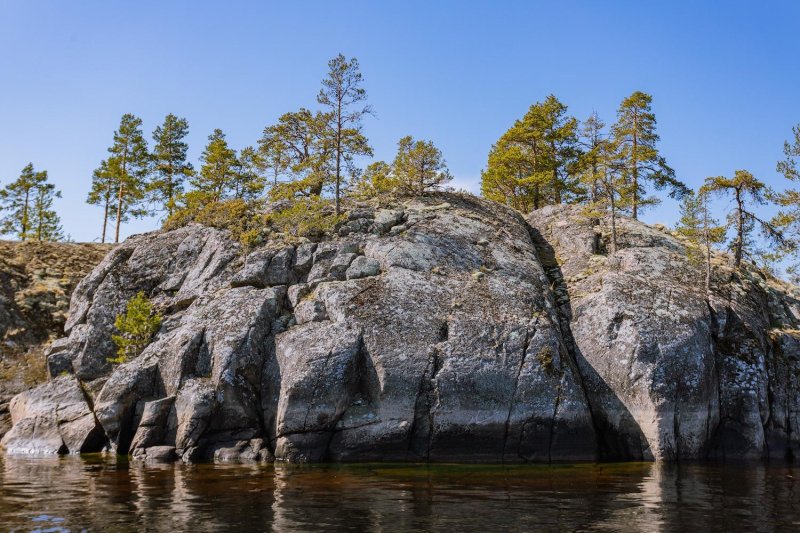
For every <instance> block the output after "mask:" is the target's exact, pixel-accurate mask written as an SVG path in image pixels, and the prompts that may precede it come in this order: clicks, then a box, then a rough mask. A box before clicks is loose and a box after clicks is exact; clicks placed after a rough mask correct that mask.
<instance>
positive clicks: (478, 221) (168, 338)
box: [3, 194, 800, 462]
mask: <svg viewBox="0 0 800 533" xmlns="http://www.w3.org/2000/svg"><path fill="white" fill-rule="evenodd" d="M345 227H346V228H348V229H346V230H345V231H342V228H345ZM619 227H620V246H619V250H618V251H617V252H616V253H614V254H609V252H608V248H609V246H608V235H607V226H606V222H605V221H600V223H599V225H593V223H592V221H590V220H589V219H586V218H585V217H583V216H582V215H581V214H580V212H579V210H578V209H573V208H568V207H562V208H545V209H542V210H540V211H537V212H536V213H534V214H532V215H531V216H530V217H528V221H527V222H526V220H525V219H524V218H523V217H522V216H520V215H519V214H517V213H515V212H513V211H511V210H509V209H507V208H505V207H503V206H499V205H497V204H495V203H492V202H489V201H485V200H480V199H477V198H474V197H470V196H467V195H458V194H438V195H431V196H428V197H422V198H418V199H411V200H407V201H405V202H404V203H403V205H398V206H397V208H395V209H372V208H369V207H363V206H361V207H359V208H358V209H356V210H353V211H351V212H350V213H348V217H347V222H346V223H345V224H343V225H341V226H340V227H339V228H338V231H337V235H336V236H334V237H330V238H329V239H328V240H323V241H322V242H319V243H303V244H300V245H297V246H287V245H285V244H278V243H265V245H264V247H263V248H262V249H258V250H255V251H252V252H250V253H249V254H248V255H247V256H246V257H243V256H242V255H241V249H240V246H239V245H238V244H237V243H236V242H235V241H234V240H233V239H232V238H231V237H230V236H229V235H228V234H227V233H226V232H225V231H221V230H216V229H211V228H206V227H202V226H197V225H190V226H187V227H185V228H182V229H179V230H175V231H171V232H166V233H153V234H148V235H140V236H136V237H134V238H132V239H129V240H128V241H126V242H125V243H123V244H122V245H120V246H119V247H118V248H115V249H114V251H113V252H112V253H111V254H110V255H109V257H107V258H106V260H104V261H103V263H102V264H101V265H99V266H98V267H97V268H96V269H95V271H94V272H92V274H90V275H89V276H88V277H87V278H86V279H84V281H82V282H81V284H80V285H79V290H78V291H76V296H75V298H74V300H73V303H72V315H71V318H70V323H69V329H68V335H69V336H68V338H66V339H62V340H59V341H57V342H56V343H54V345H53V347H52V348H51V349H50V351H49V353H50V356H49V365H50V369H51V370H50V371H51V374H53V375H56V374H61V373H67V374H72V375H67V376H63V377H60V378H57V379H54V380H53V381H52V382H50V383H48V384H47V385H44V386H42V387H41V388H40V389H35V390H34V391H31V394H33V396H30V398H42V399H46V401H45V400H42V401H39V400H37V401H36V402H33V400H29V399H26V398H27V397H25V396H19V397H18V398H22V399H17V400H14V401H15V402H17V403H19V405H20V406H22V405H27V404H28V403H31V402H33V403H32V405H34V404H35V405H43V406H45V407H36V408H30V409H27V408H26V410H25V413H26V414H24V416H23V414H18V415H15V414H14V407H13V405H12V413H11V414H12V417H14V430H13V431H12V433H10V434H9V435H10V437H7V438H8V441H6V440H4V441H3V442H4V443H6V442H8V444H7V449H9V450H11V449H14V450H17V451H26V450H28V451H35V450H47V451H49V452H50V453H53V452H55V451H59V450H61V451H64V449H62V445H63V446H65V449H69V450H70V451H73V449H81V448H86V446H87V445H86V444H85V442H88V441H90V442H91V443H92V446H94V443H95V442H96V441H97V442H102V443H105V442H108V445H109V446H110V448H111V449H113V450H115V451H117V452H118V453H130V454H132V455H133V456H134V457H135V458H138V459H142V460H145V461H151V462H152V461H162V460H170V459H171V458H176V459H182V460H185V461H196V460H214V461H220V462H226V461H269V460H273V459H274V460H285V461H322V460H336V461H368V460H385V461H487V462H550V461H574V460H594V459H625V460H630V459H634V460H635V459H658V460H678V459H702V458H726V459H727V458H759V457H766V456H770V457H787V456H792V455H796V454H797V453H798V452H800V449H798V448H799V447H798V436H797V433H796V430H795V429H794V428H796V427H798V424H800V419H798V417H800V415H798V413H800V399H798V394H797V386H798V383H797V380H798V379H800V378H798V376H800V335H797V333H796V331H798V330H800V323H798V322H799V317H800V301H799V300H798V298H797V295H798V293H797V290H796V289H795V288H793V287H790V286H787V285H783V284H781V283H779V282H777V281H775V280H767V279H766V278H763V277H762V276H760V275H759V274H758V272H757V271H755V270H754V269H752V268H749V267H748V268H747V269H745V270H743V271H741V272H739V273H736V274H734V273H732V272H731V271H730V270H729V269H728V268H727V267H726V266H725V265H724V264H722V263H723V258H722V256H720V257H717V258H715V266H716V275H715V279H714V283H713V286H712V290H711V292H710V293H708V294H707V293H706V291H705V290H704V289H703V284H702V273H701V272H700V271H699V270H698V269H697V268H696V267H695V266H693V265H692V264H691V263H690V262H689V261H688V260H687V258H686V254H685V250H684V247H683V244H682V242H681V241H680V240H679V239H677V238H676V237H674V236H672V235H671V234H669V233H668V232H667V231H666V230H664V229H663V228H661V229H659V228H654V227H649V226H646V225H644V224H641V223H639V222H636V221H630V220H627V219H621V220H620V221H619ZM140 290H141V291H144V292H145V293H146V294H147V295H148V297H150V298H151V300H152V301H153V302H154V303H155V305H156V306H157V308H158V309H159V310H160V311H161V312H162V313H163V315H164V320H163V323H162V327H161V329H160V331H159V332H158V333H157V334H156V336H155V337H154V339H153V341H152V342H151V344H150V345H149V346H148V347H147V348H146V349H145V350H144V351H143V352H142V354H141V355H139V356H138V357H136V358H134V359H133V360H131V361H129V362H126V363H123V364H120V365H115V366H112V365H110V364H108V363H107V361H106V357H107V356H108V354H110V353H113V344H112V343H111V339H110V335H111V333H112V332H113V327H112V324H113V321H114V317H115V316H116V314H118V313H119V312H120V311H121V310H122V309H124V306H125V303H126V302H127V300H128V299H129V298H130V297H131V296H133V295H134V294H135V293H136V292H137V291H140ZM73 375H74V376H75V377H73ZM76 377H77V378H80V379H83V380H86V381H85V386H84V389H85V390H86V393H85V395H84V394H83V392H82V391H81V389H80V388H78V389H77V390H78V391H79V392H81V401H77V400H76V401H75V402H72V403H69V405H70V407H69V409H66V410H65V409H62V408H61V407H59V408H58V409H51V407H50V406H51V404H52V403H53V402H55V401H56V400H54V399H52V398H56V397H57V396H59V395H63V396H64V397H65V398H67V397H71V396H70V395H73V394H74V390H72V389H70V390H72V392H70V393H69V395H64V394H62V393H63V391H65V390H67V389H69V388H70V387H72V388H73V389H74V387H79V385H76V384H78V383H79V382H78V381H77V379H76ZM26 394H28V393H26ZM84 396H85V398H84ZM76 398H77V397H76ZM89 398H93V400H90V399H89ZM59 401H60V400H59ZM37 402H38V403H37ZM89 402H91V403H92V407H90V406H89ZM59 405H60V404H59ZM20 409H21V407H20V408H17V411H19V413H22V411H20ZM28 411H30V413H28ZM62 411H63V412H64V413H71V412H73V411H74V413H76V414H75V415H72V414H70V415H69V416H68V417H67V419H65V420H67V422H68V423H67V424H63V423H60V422H59V419H58V416H60V415H59V414H58V413H61V412H62ZM95 419H96V421H97V422H95ZM79 420H80V421H82V422H81V423H78V421H79ZM84 422H85V423H86V428H85V433H86V434H85V435H83V437H84V442H81V440H80V437H81V434H82V432H84V431H83V426H82V424H83V423H84ZM89 422H91V424H90V423H89ZM90 426H91V427H90ZM67 429H68V431H67ZM34 432H35V433H34ZM90 434H92V435H94V436H93V437H92V438H91V439H90V438H89V435H90ZM98 434H99V435H100V438H99V439H95V437H96V436H97V435H98Z"/></svg>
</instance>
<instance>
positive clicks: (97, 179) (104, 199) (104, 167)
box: [86, 157, 119, 243]
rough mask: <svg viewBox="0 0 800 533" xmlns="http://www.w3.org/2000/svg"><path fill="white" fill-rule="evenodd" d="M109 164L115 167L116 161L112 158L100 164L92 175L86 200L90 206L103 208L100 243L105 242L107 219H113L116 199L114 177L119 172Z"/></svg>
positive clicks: (115, 181) (115, 180)
mask: <svg viewBox="0 0 800 533" xmlns="http://www.w3.org/2000/svg"><path fill="white" fill-rule="evenodd" d="M109 164H111V165H112V167H113V166H115V165H116V164H117V160H116V159H115V158H113V157H111V158H109V159H106V160H103V161H101V162H100V166H99V167H97V168H96V169H95V170H94V172H93V173H92V188H91V190H90V191H89V195H88V196H87V198H86V203H87V204H90V205H99V206H102V207H103V232H102V234H101V237H100V242H103V243H104V242H106V230H107V228H108V221H109V219H111V220H113V219H114V211H112V206H113V202H114V199H115V198H116V197H117V194H116V185H117V179H116V175H117V174H118V172H119V170H118V169H115V168H112V167H109Z"/></svg>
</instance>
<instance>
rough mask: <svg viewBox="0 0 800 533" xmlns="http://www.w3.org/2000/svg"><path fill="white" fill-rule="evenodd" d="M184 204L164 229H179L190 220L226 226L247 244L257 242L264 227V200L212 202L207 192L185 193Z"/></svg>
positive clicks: (169, 219) (165, 224)
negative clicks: (204, 193) (262, 211)
mask: <svg viewBox="0 0 800 533" xmlns="http://www.w3.org/2000/svg"><path fill="white" fill-rule="evenodd" d="M184 204H185V206H184V207H183V208H182V209H180V210H178V211H176V212H175V214H173V215H172V216H171V217H170V218H168V219H167V221H166V222H165V223H164V229H167V230H171V229H176V228H180V227H183V226H185V225H187V224H189V223H190V222H197V223H198V224H203V225H204V226H209V227H212V228H219V229H226V230H228V231H230V232H231V235H232V236H233V237H234V238H235V239H237V240H239V241H240V242H241V243H242V244H244V245H245V246H252V245H254V244H257V241H258V237H259V236H260V231H261V228H263V226H264V216H263V215H262V214H261V210H262V209H263V205H262V203H261V202H259V201H246V200H243V199H241V198H235V199H232V200H223V201H221V202H215V201H209V200H208V198H207V196H206V195H203V194H200V193H194V192H192V193H188V194H187V195H185V197H184Z"/></svg>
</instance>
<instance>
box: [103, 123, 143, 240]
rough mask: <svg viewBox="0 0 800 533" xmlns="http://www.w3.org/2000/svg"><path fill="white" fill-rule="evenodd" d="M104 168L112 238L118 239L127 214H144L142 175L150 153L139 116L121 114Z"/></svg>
mask: <svg viewBox="0 0 800 533" xmlns="http://www.w3.org/2000/svg"><path fill="white" fill-rule="evenodd" d="M108 151H109V153H110V154H111V156H110V158H109V163H108V165H107V169H108V170H109V171H111V174H112V180H113V189H114V194H115V196H116V200H115V201H116V207H115V213H114V216H113V218H114V220H115V222H116V225H115V228H114V242H119V229H120V225H121V224H122V222H124V221H126V220H127V219H128V217H129V216H133V217H141V216H144V215H145V214H147V210H146V209H144V208H143V207H142V202H143V200H144V198H145V187H146V181H145V180H146V178H147V174H148V172H149V169H150V154H149V153H148V151H147V141H145V139H144V135H143V134H142V120H141V119H140V118H138V117H136V116H134V115H131V114H130V113H126V114H125V115H123V116H122V120H121V121H120V124H119V129H118V130H117V131H115V132H114V143H113V144H112V145H111V147H110V148H109V149H108Z"/></svg>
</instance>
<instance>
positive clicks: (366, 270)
mask: <svg viewBox="0 0 800 533" xmlns="http://www.w3.org/2000/svg"><path fill="white" fill-rule="evenodd" d="M380 271H381V264H380V263H379V262H378V261H377V260H376V259H372V258H371V257H364V256H363V255H361V256H358V257H356V258H355V259H353V261H352V263H350V266H349V267H347V271H346V272H345V274H346V277H347V279H360V278H366V277H369V276H377V275H378V274H380Z"/></svg>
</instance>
